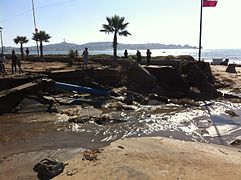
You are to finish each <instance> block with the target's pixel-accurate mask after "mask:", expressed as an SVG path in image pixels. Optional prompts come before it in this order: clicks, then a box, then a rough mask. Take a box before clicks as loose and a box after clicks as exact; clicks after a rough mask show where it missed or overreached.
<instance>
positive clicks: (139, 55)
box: [124, 49, 151, 66]
mask: <svg viewBox="0 0 241 180" xmlns="http://www.w3.org/2000/svg"><path fill="white" fill-rule="evenodd" d="M124 57H125V59H127V58H128V52H127V50H125V51H124ZM141 60H142V57H141V52H140V51H139V50H137V52H136V62H137V63H138V64H141ZM150 63H151V51H150V49H147V51H146V65H147V66H149V65H150Z"/></svg>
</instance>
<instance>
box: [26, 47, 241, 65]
mask: <svg viewBox="0 0 241 180" xmlns="http://www.w3.org/2000/svg"><path fill="white" fill-rule="evenodd" d="M81 51H82V50H79V53H80V54H81ZM140 52H141V55H142V56H146V49H143V50H140ZM151 52H152V57H155V56H168V55H173V56H177V55H191V56H193V57H194V58H195V59H196V60H197V59H198V49H151ZM117 53H118V56H124V50H118V52H117ZM31 54H36V52H34V51H31ZM44 54H68V51H44ZM89 54H90V55H96V54H110V55H112V54H113V51H112V49H110V50H102V51H95V50H91V49H90V50H89ZM128 54H129V55H135V54H136V50H128ZM214 58H222V59H229V63H236V64H241V49H202V56H201V59H202V61H207V62H211V61H212V59H214Z"/></svg>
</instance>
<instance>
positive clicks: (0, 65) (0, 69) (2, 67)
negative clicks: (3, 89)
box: [0, 53, 6, 77]
mask: <svg viewBox="0 0 241 180" xmlns="http://www.w3.org/2000/svg"><path fill="white" fill-rule="evenodd" d="M5 60H6V58H5V56H4V55H3V53H1V55H0V73H2V75H3V77H4V76H5V74H6V70H5V65H4V63H5Z"/></svg>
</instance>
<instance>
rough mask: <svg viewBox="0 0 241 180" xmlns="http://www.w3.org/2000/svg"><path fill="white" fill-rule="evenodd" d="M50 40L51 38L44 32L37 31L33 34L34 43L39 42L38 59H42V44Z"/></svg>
mask: <svg viewBox="0 0 241 180" xmlns="http://www.w3.org/2000/svg"><path fill="white" fill-rule="evenodd" d="M50 38H51V36H50V35H49V34H48V33H46V32H45V31H39V32H36V33H33V37H32V39H33V40H35V41H39V42H40V46H39V48H40V57H41V58H43V42H49V39H50Z"/></svg>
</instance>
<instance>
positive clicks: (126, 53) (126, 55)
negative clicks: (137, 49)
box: [124, 50, 128, 59]
mask: <svg viewBox="0 0 241 180" xmlns="http://www.w3.org/2000/svg"><path fill="white" fill-rule="evenodd" d="M124 56H125V59H127V58H128V52H127V50H125V52H124Z"/></svg>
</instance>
